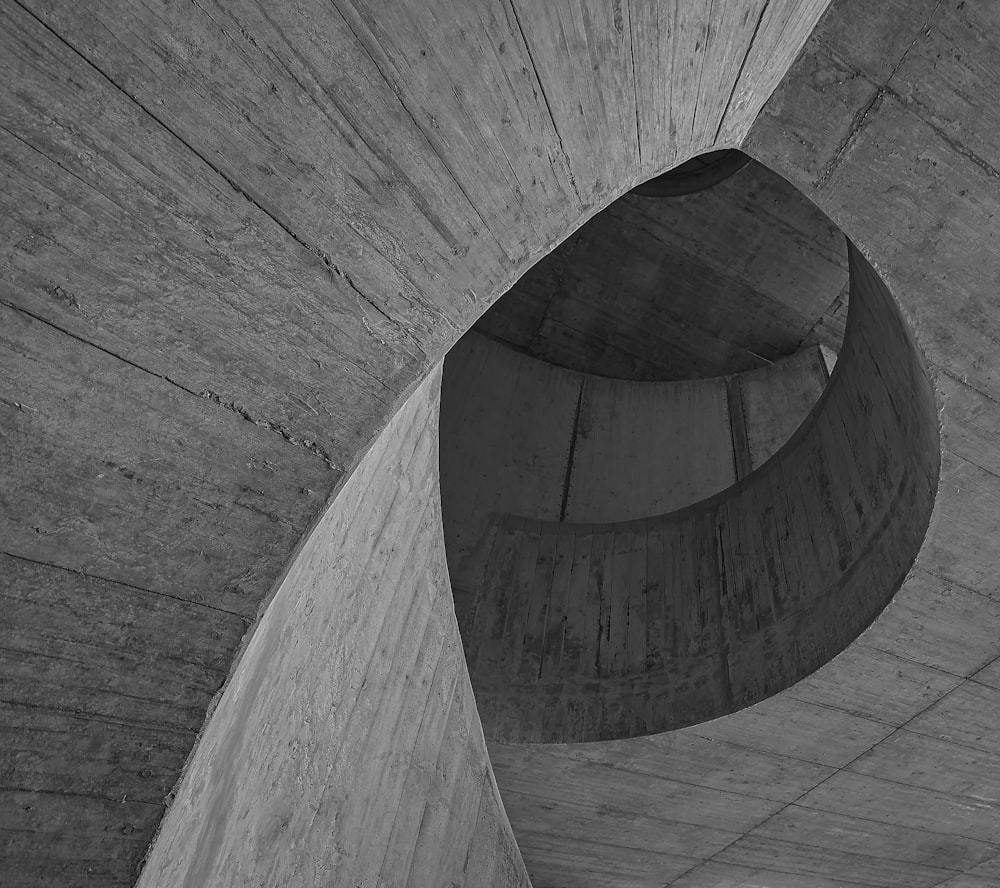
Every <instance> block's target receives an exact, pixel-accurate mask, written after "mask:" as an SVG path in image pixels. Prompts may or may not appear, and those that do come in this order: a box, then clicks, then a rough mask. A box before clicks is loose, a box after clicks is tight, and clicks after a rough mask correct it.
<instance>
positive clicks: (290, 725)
mask: <svg viewBox="0 0 1000 888" xmlns="http://www.w3.org/2000/svg"><path fill="white" fill-rule="evenodd" d="M439 381H440V375H439V373H434V374H432V375H431V377H430V378H429V379H428V380H427V381H425V382H424V383H423V384H422V385H421V387H420V388H419V389H418V390H417V391H416V392H415V393H414V394H413V395H411V397H410V398H409V400H408V401H407V403H406V405H405V406H404V407H403V409H402V410H400V411H399V412H398V413H397V414H396V416H395V417H394V418H393V420H392V422H390V423H389V424H388V425H387V426H386V428H385V431H384V432H383V433H382V434H381V436H380V437H379V438H378V440H377V441H376V442H375V443H374V445H373V446H372V448H371V450H370V451H369V452H368V453H367V454H366V455H365V457H364V459H363V460H362V461H361V462H360V464H359V465H358V467H357V468H356V469H355V470H354V472H353V473H352V474H351V476H350V479H349V480H348V481H347V482H346V483H345V484H344V485H343V487H342V488H341V489H340V490H339V491H338V493H337V496H336V498H335V499H334V500H333V503H332V504H331V506H330V508H329V509H328V510H327V511H326V513H325V514H324V515H323V517H322V518H321V519H320V521H319V523H318V524H317V525H316V527H315V528H314V529H313V530H312V532H311V533H310V534H309V536H308V538H307V539H306V540H305V541H304V543H303V545H302V548H301V549H300V550H299V552H298V555H297V557H296V559H295V561H294V563H293V565H292V566H291V568H290V570H289V572H288V574H287V575H286V576H285V578H284V580H283V581H282V582H281V584H280V586H279V587H278V589H277V590H276V592H275V594H274V597H273V598H272V600H271V602H270V604H269V605H268V608H267V611H266V612H265V615H264V617H263V619H262V620H261V622H260V624H259V625H258V626H257V630H256V632H255V633H254V635H253V638H252V640H251V641H250V643H249V645H248V646H247V648H246V650H245V651H244V653H243V656H242V658H241V659H240V664H239V667H238V668H237V670H236V671H235V672H234V674H233V676H232V678H231V680H230V682H229V686H228V687H227V689H226V691H225V693H224V694H223V695H222V697H221V699H220V702H219V705H218V707H217V708H216V710H215V712H214V713H213V715H212V718H211V720H210V722H209V725H208V728H207V729H206V731H205V733H204V734H203V735H202V737H201V738H200V740H199V744H198V748H197V751H196V753H195V756H194V758H193V759H192V762H191V766H190V768H189V770H188V773H187V775H186V777H185V780H184V781H183V782H182V784H181V787H180V791H179V793H178V795H177V798H176V800H175V801H174V803H173V805H172V806H171V808H170V811H169V813H168V815H167V817H166V818H165V819H164V821H163V825H162V829H161V833H160V837H159V840H158V841H157V843H156V845H155V847H154V849H153V852H152V854H151V856H150V858H149V860H148V862H147V864H146V868H145V870H144V872H143V875H142V878H141V880H140V882H139V884H140V885H142V886H154V885H155V886H163V888H167V886H169V888H181V886H184V888H204V886H208V885H212V886H223V885H247V884H250V885H320V884H324V885H413V886H425V885H465V884H467V885H487V884H488V885H494V886H497V888H500V886H503V888H515V886H521V888H526V886H528V884H529V883H528V879H527V876H526V874H525V872H524V868H523V865H522V864H521V862H520V858H519V855H518V853H517V848H516V845H515V844H514V842H513V838H512V836H511V833H510V826H509V824H508V823H507V818H506V815H505V814H504V812H503V806H502V804H501V802H500V798H499V794H498V792H497V789H496V784H495V783H494V780H493V775H492V771H491V769H490V764H489V761H488V759H487V756H486V750H485V744H484V741H483V734H482V728H481V727H480V722H479V716H478V714H477V712H476V705H475V701H474V699H473V696H472V688H471V687H470V685H469V679H468V673H467V671H466V669H465V660H464V657H463V653H462V644H461V639H460V638H459V634H458V626H457V624H456V622H455V616H454V610H453V607H452V599H451V589H450V586H449V584H448V573H447V568H446V565H445V560H444V551H443V542H442V538H441V518H440V511H439V507H438V500H437V496H436V488H437V471H436V465H437V440H438V439H437V400H438V384H439ZM275 750H281V755H275ZM429 799H437V800H440V804H436V805H431V806H428V805H427V804H426V801H425V800H429ZM331 823H333V824H336V831H335V834H334V836H333V837H332V838H331V832H330V830H331Z"/></svg>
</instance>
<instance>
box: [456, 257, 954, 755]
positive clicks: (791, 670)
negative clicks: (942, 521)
mask: <svg viewBox="0 0 1000 888" xmlns="http://www.w3.org/2000/svg"><path fill="white" fill-rule="evenodd" d="M848 256H849V267H850V314H849V320H848V325H847V332H846V336H845V339H844V343H843V348H842V351H841V353H840V357H839V360H838V362H837V365H836V368H835V370H834V372H833V375H832V377H831V378H830V381H829V384H828V385H827V386H826V388H825V390H823V391H822V394H821V396H819V398H818V400H817V401H816V402H815V404H814V405H813V406H812V408H811V409H809V410H808V411H806V414H807V415H805V419H804V421H803V422H802V423H801V425H799V426H798V428H797V430H795V431H794V433H792V434H791V436H790V438H788V440H787V441H786V442H785V443H784V445H783V446H781V447H780V449H778V450H777V452H776V453H774V454H773V455H770V457H769V458H767V459H765V460H764V461H763V463H762V464H759V465H750V466H749V468H744V471H742V472H740V471H737V467H736V466H734V467H733V477H732V478H731V479H730V482H726V483H725V484H720V485H719V487H720V488H724V489H719V492H716V493H714V494H713V495H710V496H707V497H699V498H697V500H698V501H692V502H690V503H689V504H685V505H684V506H683V507H681V508H668V509H667V510H666V511H662V510H661V511H660V512H654V511H643V510H642V508H639V509H638V511H637V512H636V513H634V514H632V515H630V516H629V520H618V519H617V518H612V517H611V514H610V513H611V512H612V511H614V510H613V508H612V507H611V505H610V504H611V503H612V498H613V495H617V496H618V499H619V501H620V500H621V499H625V500H628V498H629V497H632V498H633V499H634V500H635V501H636V502H637V503H641V502H648V501H649V497H650V493H649V490H648V488H647V483H648V481H649V479H650V477H651V475H650V473H649V472H646V474H645V476H643V475H642V474H641V473H635V474H633V476H631V479H630V477H629V475H628V473H627V471H626V472H624V473H623V471H622V470H621V468H620V467H616V466H615V465H612V464H609V462H613V459H612V460H609V459H604V460H603V461H594V460H592V461H590V462H589V463H585V464H584V465H583V466H582V468H579V469H575V471H576V472H581V471H582V472H589V473H590V474H589V475H587V474H585V475H584V476H583V478H580V477H574V478H573V479H572V484H573V485H575V488H574V489H579V488H580V487H583V488H588V487H590V488H594V487H605V488H608V489H609V491H610V488H609V487H608V484H607V481H606V478H607V476H608V475H609V473H610V474H611V475H615V473H616V472H617V475H615V477H618V478H620V479H621V481H622V483H621V484H619V485H618V488H617V490H615V491H611V492H610V494H609V496H608V498H607V499H606V500H605V506H604V508H605V509H606V512H605V517H604V518H603V519H602V518H601V517H600V512H601V509H600V508H599V507H598V508H591V511H590V513H589V517H588V518H587V520H585V521H581V520H574V516H573V514H572V511H570V512H569V513H567V508H566V507H567V501H566V496H565V495H564V497H563V503H562V508H561V510H560V512H559V514H556V515H553V514H546V513H545V511H544V509H543V508H542V507H538V508H528V509H522V510H520V512H519V513H516V514H515V513H512V512H505V511H502V510H501V511H491V510H490V505H489V501H488V499H487V498H486V497H484V496H483V495H481V494H480V495H479V497H480V498H479V506H478V507H476V506H473V507H471V508H470V506H469V503H468V502H467V501H466V500H465V498H467V497H469V496H470V487H469V485H463V484H460V483H456V482H455V479H456V478H457V477H460V476H461V474H462V473H461V472H459V471H458V470H457V469H455V468H454V466H456V465H459V464H460V463H461V461H462V460H470V461H471V463H470V464H469V465H471V466H475V465H480V466H481V469H480V471H481V473H482V474H483V476H484V477H485V476H486V475H487V474H488V473H489V468H488V467H485V466H482V463H483V461H484V460H489V459H491V458H492V457H493V456H494V454H492V453H489V452H479V453H465V454H462V453H457V452H455V451H454V449H452V448H449V435H451V434H453V433H452V432H450V431H449V429H450V427H452V424H453V423H458V422H461V421H462V420H460V419H458V417H459V416H460V415H461V416H464V417H465V420H466V421H471V419H472V418H473V417H474V416H475V415H477V414H476V412H475V411H476V410H478V411H479V414H478V415H479V416H480V421H482V418H483V417H485V416H488V414H489V413H490V409H491V408H490V404H489V403H488V402H487V403H482V404H478V405H475V408H473V406H472V405H471V404H470V403H469V397H468V394H467V393H466V395H465V396H463V397H464V398H465V401H464V402H463V403H458V402H459V401H460V400H462V399H459V398H455V397H452V398H450V397H449V382H448V375H449V365H448V363H447V362H446V366H445V382H444V390H445V392H444V397H443V401H442V430H443V443H442V495H443V510H444V522H445V533H446V539H447V541H448V546H449V562H450V565H451V573H452V578H453V586H454V590H455V600H456V611H457V614H458V618H459V625H460V627H461V629H462V634H463V640H464V645H465V650H466V658H467V661H468V664H469V668H470V672H471V675H472V680H473V685H474V688H475V693H476V699H477V702H478V705H479V709H480V713H481V717H482V720H483V724H484V728H485V731H486V734H487V737H488V738H490V739H493V740H498V741H507V742H551V743H556V742H573V741H587V740H605V739H613V738H625V737H633V736H638V735H643V734H649V733H655V732H661V731H665V730H671V729H674V728H679V727H683V726H686V725H691V724H696V723H699V722H703V721H707V720H710V719H714V718H717V717H719V716H721V715H725V714H727V713H731V712H734V711H736V710H738V709H741V708H743V707H746V706H749V705H751V704H753V703H756V702H759V701H761V700H763V699H765V698H767V697H769V696H770V695H772V694H774V693H776V692H777V691H779V690H782V689H783V688H786V687H788V686H789V685H791V684H793V683H794V682H796V681H798V680H799V679H801V678H803V677H805V676H806V675H808V674H810V673H811V672H813V671H814V670H816V669H817V668H818V667H819V666H821V665H823V664H824V663H826V662H827V661H828V660H830V659H831V658H832V657H833V656H835V655H836V654H837V653H839V652H840V651H841V650H843V649H844V648H845V647H846V646H847V645H848V644H849V643H850V642H851V641H853V640H854V639H855V638H856V637H857V636H858V635H859V634H860V632H861V631H862V630H863V629H864V628H865V627H866V626H868V625H869V624H870V623H871V622H872V621H873V620H874V619H875V617H876V615H877V614H878V613H879V612H880V611H881V610H882V609H883V608H884V607H885V605H886V604H887V603H888V602H889V600H890V599H891V597H892V595H893V594H894V593H895V591H896V590H897V589H898V588H899V586H900V585H901V583H902V581H903V579H904V577H905V575H906V573H907V571H908V569H909V568H910V566H911V564H912V563H913V560H914V558H915V557H916V554H917V551H918V549H919V547H920V545H921V542H922V540H923V537H924V534H925V532H926V529H927V525H928V521H929V518H930V513H931V508H932V505H933V501H934V496H935V492H936V488H937V477H938V471H939V442H938V432H937V422H936V414H935V407H934V398H933V392H932V388H931V385H930V382H929V380H928V377H927V375H926V373H925V371H924V369H923V364H922V361H921V358H920V355H919V353H918V350H917V348H916V347H915V344H914V341H913V338H912V336H911V334H910V333H909V331H908V329H907V327H906V324H905V322H904V321H903V319H902V317H901V316H900V314H899V311H898V309H897V306H896V303H895V301H894V299H893V297H892V295H891V294H890V292H889V290H888V289H887V287H886V286H885V284H884V283H883V282H882V281H881V279H880V278H879V276H878V275H877V273H876V272H875V271H874V270H873V269H872V267H871V266H870V265H869V263H868V262H867V261H866V260H865V258H864V257H863V256H862V255H861V254H860V252H858V250H857V249H856V248H855V247H854V246H853V245H851V244H848ZM484 360H485V359H484ZM454 366H455V368H456V369H455V372H462V373H464V372H467V370H468V368H467V367H462V368H461V369H459V365H458V363H456V364H455V365H454ZM538 367H540V368H543V367H544V365H543V364H542V363H541V362H539V363H538ZM539 372H550V371H545V370H539ZM621 384H622V385H625V386H632V387H633V391H631V392H629V393H627V394H626V395H623V396H622V397H623V400H628V399H629V398H631V399H632V400H635V399H639V398H645V399H646V400H645V401H644V402H643V403H644V404H646V407H645V408H643V409H645V411H646V412H647V413H655V412H656V410H668V411H670V410H672V411H676V410H677V409H678V408H677V406H676V404H674V405H673V406H670V404H669V401H668V398H667V397H666V396H665V395H664V396H663V398H662V401H661V402H660V403H657V395H656V392H657V391H660V392H662V393H665V392H667V391H668V389H669V387H670V386H671V385H675V384H670V383H662V384H651V383H648V382H632V383H628V382H626V381H622V383H621ZM706 384H708V387H709V388H710V387H711V385H715V388H716V390H717V391H718V392H720V393H721V394H718V395H717V396H714V397H715V400H714V401H713V400H712V397H713V396H711V395H708V396H704V400H703V402H702V403H701V406H700V407H698V406H697V405H695V408H694V411H693V412H690V413H689V414H688V419H687V420H685V421H686V422H692V421H694V420H697V421H698V422H703V421H704V420H703V418H702V417H703V416H704V415H705V414H706V413H711V412H712V411H713V410H715V409H716V408H715V407H713V404H715V403H719V404H721V405H722V408H721V409H723V410H725V405H726V391H727V384H726V382H725V380H723V381H721V382H716V381H713V380H702V381H699V382H697V383H689V384H688V385H689V386H692V388H691V391H694V390H695V389H694V386H700V387H701V390H702V392H704V390H705V389H706ZM510 385H511V391H512V392H513V391H515V389H514V387H513V380H511V383H510ZM657 385H659V386H660V388H659V389H657ZM730 385H731V383H730ZM459 388H460V387H459V386H458V384H457V383H453V384H452V390H454V391H458V389H459ZM640 388H641V390H642V392H643V394H642V395H640V394H639V392H640ZM821 388H822V387H821ZM557 389H558V385H552V384H550V387H549V388H548V389H546V390H547V391H556V390H557ZM583 391H584V389H583V388H581V393H582V392H583ZM487 394H489V393H487ZM492 396H496V397H497V399H498V400H497V401H496V402H495V409H496V410H498V411H501V413H502V412H503V411H508V412H513V411H515V410H516V408H517V407H518V405H519V404H520V402H517V400H516V397H517V396H516V394H515V395H510V396H509V397H511V398H514V404H513V406H512V405H511V404H510V403H504V404H503V405H501V404H500V402H499V399H500V398H501V397H502V395H498V393H497V392H493V393H492ZM582 397H583V395H582V394H581V398H582ZM698 397H703V394H700V395H698ZM558 403H559V399H557V398H553V401H552V403H551V404H550V405H548V409H547V405H546V404H542V403H534V404H527V403H525V404H524V405H522V406H523V407H524V409H525V410H529V411H533V412H532V413H530V414H529V415H530V417H532V418H530V419H529V420H528V422H529V423H533V424H534V426H535V427H536V428H537V429H539V430H540V431H539V432H538V434H539V435H541V436H544V434H545V432H544V429H546V428H551V429H553V432H552V434H553V436H554V437H559V436H560V434H561V429H562V428H563V427H562V426H561V425H560V424H559V422H558V420H557V419H556V414H557V413H558V411H559V408H558V406H557V404H558ZM562 403H566V400H565V398H563V399H562ZM581 407H582V402H580V403H578V404H577V413H576V420H575V423H576V424H575V425H574V426H573V429H574V431H573V437H572V440H571V441H570V442H569V445H570V454H569V459H570V462H571V463H572V462H573V457H574V450H576V449H577V448H580V447H586V446H587V443H588V442H587V437H588V435H590V434H591V431H590V430H588V429H582V430H581V429H580V428H579V417H580V413H581ZM562 409H563V411H564V412H565V410H566V408H565V407H564V408H562ZM452 411H454V413H453V414H452V416H450V415H449V414H450V412H452ZM640 412H642V410H640ZM503 415H506V414H503ZM668 415H671V416H674V417H679V416H680V414H678V413H676V412H674V413H670V414H668ZM733 417H734V414H733V413H732V412H731V411H730V412H729V413H728V414H727V416H725V417H723V424H722V426H720V428H724V429H725V434H728V435H730V436H733V438H734V440H735V436H737V434H738V431H739V430H738V429H737V428H736V425H737V423H736V422H734V421H733ZM620 421H621V418H620V417H619V419H618V420H615V419H614V418H611V419H609V420H608V422H609V423H611V424H612V425H614V423H615V422H620ZM581 431H582V434H581ZM682 432H683V430H682ZM744 433H745V429H744ZM703 437H704V436H703ZM693 440H694V442H697V441H699V440H701V439H698V438H694V439H693ZM624 443H625V442H624V439H623V449H622V452H621V454H620V455H621V456H622V457H623V458H625V457H626V453H625V449H624ZM631 443H632V444H635V442H634V441H633V442H631ZM730 443H731V442H730V441H726V445H727V447H728V446H729V444H730ZM564 446H565V441H562V440H560V441H555V440H553V442H552V448H553V450H554V451H555V450H558V448H559V447H564ZM640 446H641V444H640ZM651 447H653V449H652V456H651V457H650V462H653V463H655V462H656V454H661V455H662V458H663V460H664V461H665V469H664V472H665V474H666V475H669V473H670V472H671V470H673V471H674V473H675V474H676V473H678V472H681V471H682V470H681V469H680V468H679V466H681V464H682V460H681V458H680V457H679V456H674V457H671V456H670V454H669V452H667V451H663V450H662V449H657V448H656V447H655V446H653V445H652V444H651ZM726 452H727V453H728V450H727V451H726ZM605 456H607V455H606V454H605ZM671 460H672V461H671ZM635 462H636V459H635V457H633V458H631V459H626V463H628V464H631V463H635ZM724 462H725V457H724V456H723V457H722V458H721V462H720V466H721V465H722V464H723V463H724ZM536 463H537V460H536ZM542 482H543V478H542V472H541V471H540V470H539V473H538V479H537V481H533V479H532V475H531V470H530V469H529V470H528V471H527V472H526V473H524V474H523V475H522V483H524V484H526V485H528V489H529V490H533V489H534V487H539V488H540V487H541V486H542ZM569 483H570V482H569V481H567V485H569ZM657 483H663V478H662V477H661V478H659V479H658V481H657ZM630 484H631V485H632V486H629V485H630ZM528 499H530V496H528ZM524 501H527V499H525V500H524ZM591 506H593V503H591ZM476 508H478V509H479V511H480V512H481V513H482V514H481V516H480V517H481V518H482V521H483V529H481V531H480V532H479V534H478V537H477V539H476V540H475V542H474V543H473V544H472V545H469V543H468V540H466V541H465V542H464V543H462V544H461V551H459V545H457V543H456V541H457V540H461V539H465V537H463V534H465V535H466V537H467V535H468V528H469V527H470V526H471V524H470V521H469V515H470V514H472V513H475V511H476Z"/></svg>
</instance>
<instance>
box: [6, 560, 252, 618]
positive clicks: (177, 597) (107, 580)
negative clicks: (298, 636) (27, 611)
mask: <svg viewBox="0 0 1000 888" xmlns="http://www.w3.org/2000/svg"><path fill="white" fill-rule="evenodd" d="M0 555H4V556H6V557H7V558H13V559H14V560H15V561H23V562H24V563H25V564H34V565H36V566H37V567H47V568H51V569H52V570H61V571H65V572H66V573H71V574H73V575H74V576H78V577H83V578H84V579H86V580H94V581H96V582H99V583H111V584H113V585H115V586H121V587H123V588H125V589H132V590H133V591H135V592H142V593H144V594H146V595H158V596H160V597H161V598H169V599H171V600H173V601H179V602H181V603H182V604H186V605H190V606H192V607H204V608H208V610H213V611H218V612H219V613H220V614H228V615H229V616H231V617H237V618H238V619H240V620H242V621H243V623H244V625H246V626H249V625H250V624H249V621H248V620H247V618H246V617H245V616H243V614H240V613H237V612H236V611H231V610H227V609H226V608H224V607H217V606H216V605H214V604H207V603H205V602H204V601H195V600H193V599H190V598H184V597H182V596H180V595H171V594H170V593H169V592H158V591H157V590H156V589H147V588H145V587H144V586H136V585H135V584H134V583H127V582H125V581H124V580H115V579H112V578H111V577H102V576H99V575H98V574H92V573H87V572H86V571H85V570H80V569H79V568H76V567H66V566H65V565H63V564H54V563H53V562H51V561H40V560H39V559H37V558H28V557H27V556H25V555H15V554H14V553H13V552H0Z"/></svg>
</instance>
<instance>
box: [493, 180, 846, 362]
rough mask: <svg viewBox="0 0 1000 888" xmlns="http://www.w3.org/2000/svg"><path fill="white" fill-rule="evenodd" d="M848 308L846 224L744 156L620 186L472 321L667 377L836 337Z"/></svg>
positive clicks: (506, 337)
mask: <svg viewBox="0 0 1000 888" xmlns="http://www.w3.org/2000/svg"><path fill="white" fill-rule="evenodd" d="M846 318H847V252H846V248H845V245H844V238H843V235H842V234H841V233H840V232H839V231H838V229H837V227H836V225H834V224H833V223H832V222H831V221H830V220H829V219H827V218H826V216H824V215H823V213H821V212H820V211H819V210H818V209H817V208H816V206H815V205H814V204H813V203H811V202H810V201H809V200H808V199H807V198H805V197H804V196H803V195H802V193H801V192H799V191H798V190H797V189H796V188H794V187H793V186H791V185H789V184H788V183H787V182H785V180H784V179H782V178H781V177H780V176H778V175H777V174H775V173H773V172H771V171H770V170H768V169H767V168H766V167H764V166H762V165H761V164H759V163H756V162H754V161H751V162H750V163H748V164H747V165H746V166H744V167H743V168H742V169H740V170H738V171H737V172H736V173H735V174H734V175H732V176H731V177H729V178H727V179H726V180H724V181H723V182H721V183H719V184H717V185H715V186H713V187H711V188H709V189H706V190H703V191H699V192H697V193H694V194H690V195H684V196H681V197H670V198H650V197H643V196H641V195H638V194H635V193H630V194H626V195H625V196H624V197H622V198H620V199H619V200H617V201H615V202H614V203H613V204H611V206H609V207H608V208H607V209H606V210H603V211H602V212H600V213H598V214H597V215H596V216H594V218H593V219H591V220H590V221H589V222H587V223H586V224H585V225H583V227H581V228H580V230H579V231H577V232H576V233H574V234H572V235H570V237H568V238H567V239H566V240H565V241H564V242H563V243H562V244H560V245H559V246H558V247H556V248H555V249H554V250H553V251H552V252H551V253H550V254H549V255H548V256H546V257H545V258H544V259H542V260H541V261H540V262H539V263H538V264H537V265H535V266H534V267H533V268H531V269H529V271H528V272H527V274H525V275H524V277H522V278H521V279H520V280H519V281H518V282H517V283H516V284H514V286H513V287H512V288H511V289H510V292H508V293H507V294H506V296H504V298H503V299H501V300H500V301H499V302H497V304H496V305H494V306H493V307H492V308H491V309H490V310H489V311H487V312H486V314H485V315H483V317H482V318H480V320H479V321H478V322H477V324H476V329H477V330H479V331H480V332H481V333H485V334H486V335H489V336H491V337H493V338H495V339H497V340H499V341H501V342H505V343H507V344H509V345H511V346H512V347H513V348H516V349H517V350H518V351H522V352H524V353H526V354H529V355H532V356H533V357H536V358H540V359H542V360H545V361H548V362H550V363H552V364H555V365H557V366H560V367H566V368H569V369H572V370H578V371H580V372H584V373H595V374H598V375H602V376H612V377H618V378H624V379H644V380H669V379H697V378H703V377H711V376H724V375H726V374H729V373H739V372H743V371H746V370H752V369H754V368H757V367H763V366H767V365H768V364H770V363H773V362H774V361H777V360H780V359H781V358H783V357H787V356H789V355H791V354H793V353H794V352H796V351H797V350H798V349H799V348H801V347H803V346H804V345H809V344H822V345H825V346H827V347H828V348H830V349H832V350H833V351H838V350H839V348H840V343H841V341H842V339H843V336H844V322H845V320H846Z"/></svg>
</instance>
